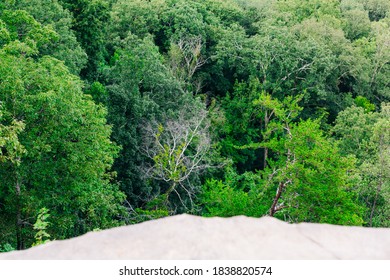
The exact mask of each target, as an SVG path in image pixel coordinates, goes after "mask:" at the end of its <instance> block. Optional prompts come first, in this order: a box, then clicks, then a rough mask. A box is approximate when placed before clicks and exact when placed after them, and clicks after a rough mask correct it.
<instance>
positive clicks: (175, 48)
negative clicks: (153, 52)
mask: <svg viewBox="0 0 390 280" xmlns="http://www.w3.org/2000/svg"><path fill="white" fill-rule="evenodd" d="M202 45H203V43H202V37H201V36H195V37H187V38H180V39H179V40H178V41H177V42H173V43H172V44H171V49H170V52H169V56H170V57H169V63H170V66H171V69H172V70H173V72H174V74H175V75H176V77H177V78H179V79H180V80H182V81H186V82H190V81H191V79H192V77H193V76H194V74H195V72H196V71H197V70H198V69H199V68H201V67H202V66H203V65H204V64H205V63H206V61H207V59H204V57H203V56H202V53H201V51H202Z"/></svg>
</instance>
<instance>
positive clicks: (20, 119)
mask: <svg viewBox="0 0 390 280" xmlns="http://www.w3.org/2000/svg"><path fill="white" fill-rule="evenodd" d="M11 15H12V17H11ZM4 16H5V22H7V27H6V30H7V31H8V33H9V34H10V39H9V40H8V42H7V43H6V44H4V45H2V46H1V47H2V48H1V50H0V65H1V67H0V103H1V106H2V119H1V130H2V133H4V131H5V133H7V134H9V135H11V136H12V137H11V138H9V137H8V139H6V142H5V144H2V154H3V155H4V154H5V155H6V159H7V157H11V160H5V161H3V160H2V162H1V163H0V178H1V180H0V205H1V208H0V210H1V215H0V216H1V221H0V224H1V227H2V231H1V232H2V241H4V242H8V243H10V244H12V245H13V247H16V248H17V249H23V248H25V247H28V246H30V245H31V244H32V241H33V229H32V223H33V221H35V219H36V216H37V214H38V210H39V209H41V208H44V207H46V208H47V209H49V210H50V212H51V214H52V215H53V216H55V217H56V219H54V220H53V221H52V223H51V226H50V228H49V229H48V231H49V232H50V235H51V236H52V237H53V238H56V239H62V238H67V237H72V236H76V235H79V234H82V233H85V232H87V231H89V230H92V229H94V228H106V227H110V226H113V225H117V224H119V222H120V219H119V218H120V215H124V212H123V208H122V206H121V202H122V200H123V194H122V193H121V192H119V191H118V189H117V186H116V185H114V184H112V183H111V178H112V176H111V175H110V173H109V170H110V167H111V165H112V163H113V159H114V157H115V156H116V154H117V153H118V147H117V146H116V145H115V144H114V143H112V142H111V141H110V134H111V127H110V126H108V125H107V124H106V110H105V109H104V108H103V107H101V106H97V105H96V104H95V103H94V102H93V101H92V99H91V97H90V96H87V95H84V94H83V92H82V87H83V84H82V82H81V81H80V80H79V78H77V77H76V76H74V75H72V74H70V73H69V71H68V69H67V68H66V67H65V66H64V64H63V63H62V62H60V61H59V60H57V59H54V58H52V57H49V56H45V57H42V58H39V56H38V58H37V59H34V57H36V55H37V54H39V50H40V48H41V47H43V46H44V45H45V44H47V43H48V42H50V40H51V38H53V36H52V34H54V33H53V31H51V30H49V29H48V28H47V27H41V26H40V25H39V24H38V23H37V22H36V21H34V20H33V19H32V18H31V17H29V16H28V14H27V13H26V12H13V13H12V14H9V15H7V14H4V13H3V18H4ZM7 16H8V17H7ZM21 23H23V24H21ZM21 28H23V31H24V32H22V33H17V32H16V30H19V31H20V30H21ZM15 32H16V33H15ZM14 34H16V35H15V36H16V37H13V36H14ZM18 34H21V35H19V36H18ZM22 124H23V126H24V129H23V130H22V129H21V127H22ZM12 127H15V128H13V129H12ZM12 131H14V132H13V133H12ZM15 132H17V133H15ZM16 136H17V138H16ZM2 137H3V136H2ZM18 143H19V144H20V145H19V144H18ZM20 147H23V149H24V151H25V152H24V153H21V152H18V153H17V155H16V151H19V150H20V149H21V148H20ZM4 149H5V151H4ZM12 154H14V155H16V160H15V156H12ZM3 227H7V233H4V232H3Z"/></svg>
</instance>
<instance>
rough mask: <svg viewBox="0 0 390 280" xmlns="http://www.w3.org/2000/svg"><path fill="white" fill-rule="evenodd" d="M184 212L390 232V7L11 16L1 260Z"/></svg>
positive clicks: (227, 3)
mask: <svg viewBox="0 0 390 280" xmlns="http://www.w3.org/2000/svg"><path fill="white" fill-rule="evenodd" d="M181 213H189V214H194V215H200V216H206V217H211V216H221V217H230V216H235V215H246V216H251V217H261V216H265V215H269V216H274V217H276V218H279V219H281V220H283V221H287V222H291V223H296V222H313V223H329V224H339V225H357V226H365V227H390V1H388V0H1V1H0V252H1V251H2V252H6V251H11V250H16V249H25V248H29V247H31V246H35V245H38V244H42V243H45V242H47V241H48V240H60V239H66V238H71V237H75V236H79V235H81V234H84V233H86V232H88V231H96V230H102V229H106V228H110V227H115V226H120V225H125V224H134V223H139V222H143V221H146V220H150V219H157V218H160V217H165V216H170V215H175V214H181ZM156 234H157V233H156Z"/></svg>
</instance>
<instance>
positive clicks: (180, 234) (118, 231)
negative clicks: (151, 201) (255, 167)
mask: <svg viewBox="0 0 390 280" xmlns="http://www.w3.org/2000/svg"><path fill="white" fill-rule="evenodd" d="M0 259H43V260H47V259H65V260H66V259H78V260H79V259H90V260H99V259H100V260H104V259H138V260H150V259H152V260H153V259H179V260H180V259H181V260H185V259H208V260H211V259H224V260H228V259H269V260H271V259H281V260H283V259H285V260H291V259H299V260H303V259H314V260H320V259H390V229H372V228H359V227H343V226H334V225H325V224H307V223H302V224H287V223H284V222H282V221H279V220H277V219H274V218H270V217H263V218H259V219H257V218H248V217H243V216H239V217H233V218H202V217H196V216H190V215H178V216H173V217H168V218H164V219H159V220H154V221H148V222H144V223H141V224H137V225H131V226H124V227H119V228H114V229H109V230H104V231H101V232H92V233H87V234H85V235H83V236H80V237H77V238H73V239H69V240H63V241H53V242H50V243H48V244H45V245H41V246H37V247H34V248H31V249H28V250H25V251H19V252H11V253H5V254H0Z"/></svg>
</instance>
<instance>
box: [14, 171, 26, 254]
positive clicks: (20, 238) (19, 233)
mask: <svg viewBox="0 0 390 280" xmlns="http://www.w3.org/2000/svg"><path fill="white" fill-rule="evenodd" d="M15 191H16V200H17V201H16V248H17V249H18V250H23V249H24V242H23V233H22V229H23V220H22V213H21V205H20V203H21V201H20V200H21V199H20V196H21V190H20V180H19V178H18V176H16V183H15Z"/></svg>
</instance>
